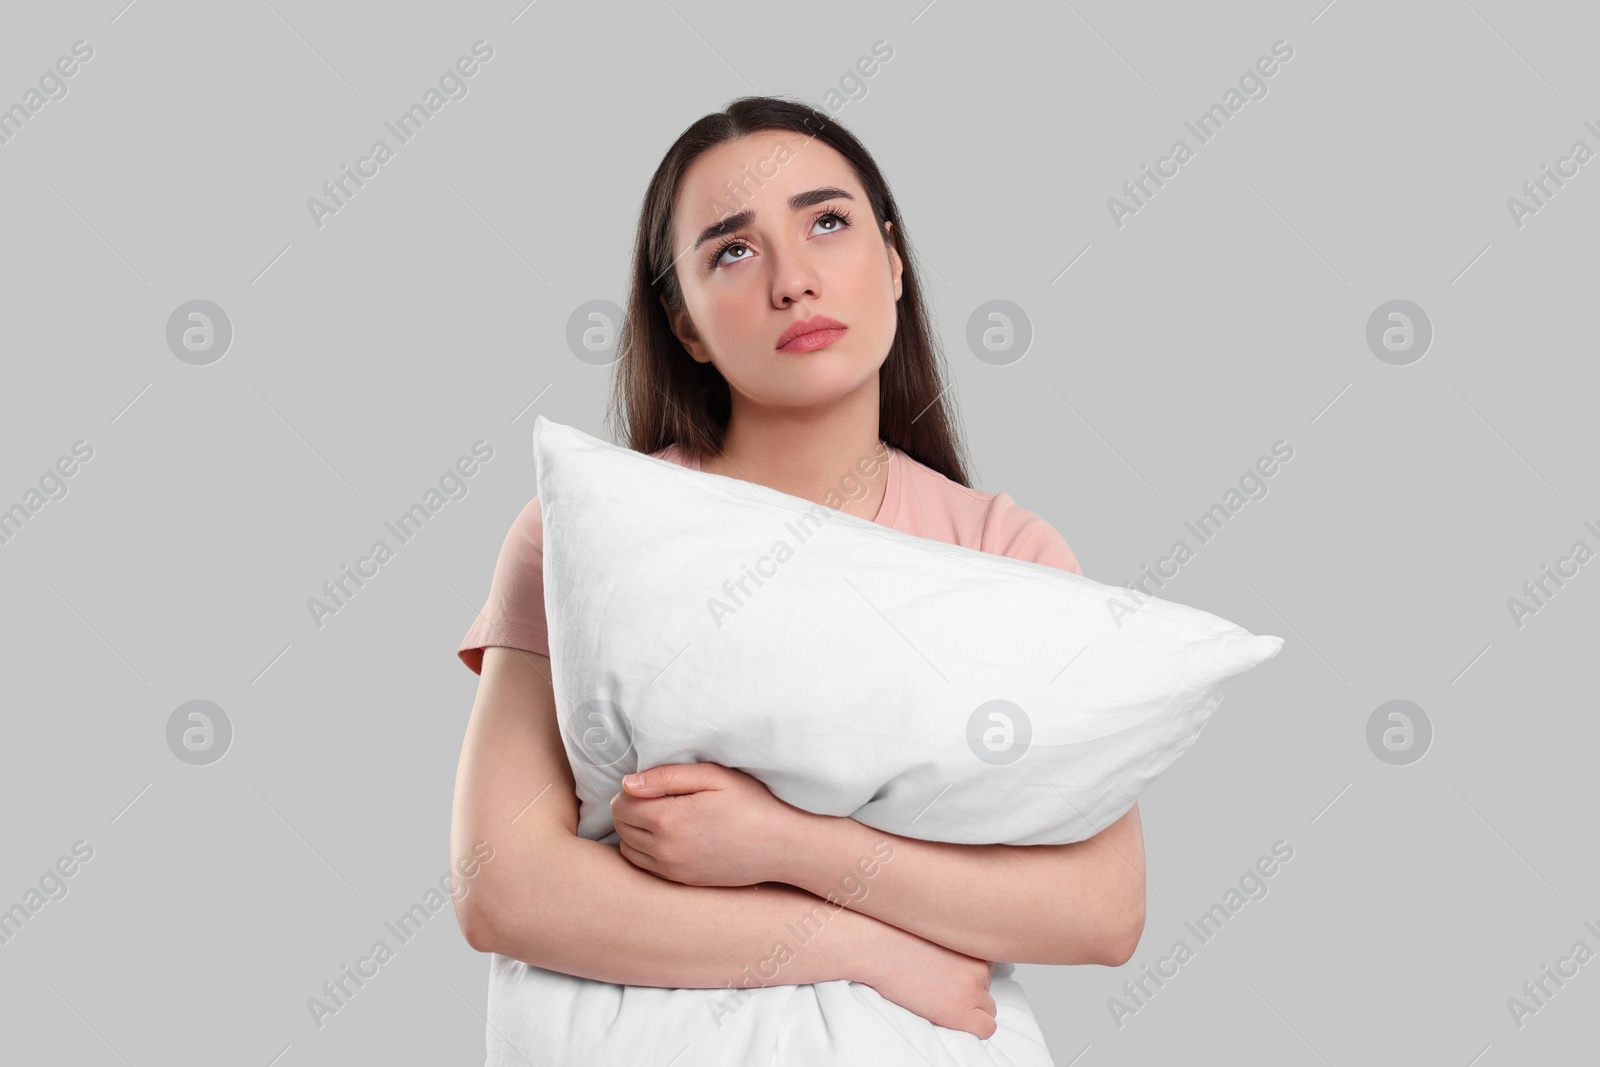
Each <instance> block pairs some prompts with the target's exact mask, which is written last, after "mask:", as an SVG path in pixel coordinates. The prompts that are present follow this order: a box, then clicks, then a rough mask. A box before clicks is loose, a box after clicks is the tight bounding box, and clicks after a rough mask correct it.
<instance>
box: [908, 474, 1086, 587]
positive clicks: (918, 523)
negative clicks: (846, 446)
mask: <svg viewBox="0 0 1600 1067" xmlns="http://www.w3.org/2000/svg"><path fill="white" fill-rule="evenodd" d="M898 458H899V459H900V460H902V461H904V464H903V466H902V468H901V470H902V471H903V472H904V477H905V479H906V481H907V483H908V486H907V488H908V493H907V495H908V497H909V498H910V500H911V501H912V504H911V507H912V508H913V509H914V510H915V511H916V512H917V514H916V515H915V517H914V518H912V519H911V523H910V524H911V525H912V526H913V527H915V529H914V530H913V532H917V533H919V534H920V535H921V536H931V537H935V538H938V539H941V540H950V541H954V542H955V543H957V544H962V545H966V546H967V547H969V548H976V549H978V550H980V551H983V552H992V553H994V554H995V555H1000V556H1010V557H1011V558H1013V559H1020V560H1025V561H1026V562H1029V563H1042V564H1045V565H1046V566H1050V567H1058V568H1060V569H1061V570H1064V571H1072V572H1073V573H1074V574H1082V573H1083V570H1082V568H1081V567H1080V566H1079V564H1078V559H1077V556H1076V554H1075V553H1074V552H1073V551H1072V548H1071V547H1070V546H1069V545H1068V544H1067V541H1066V538H1064V537H1062V536H1061V534H1060V533H1059V532H1057V530H1056V528H1055V527H1054V526H1052V525H1050V523H1049V522H1048V521H1047V520H1046V519H1045V518H1044V517H1043V516H1042V515H1039V514H1037V513H1036V512H1033V511H1030V510H1028V509H1027V508H1025V507H1023V506H1021V505H1020V504H1018V503H1017V502H1016V500H1014V499H1013V498H1012V496H1011V494H1010V493H1005V492H1001V493H985V492H984V491H983V490H981V489H973V488H971V487H970V486H965V485H962V484H960V483H959V482H954V481H951V480H950V479H949V478H947V477H945V476H944V475H943V474H941V473H940V472H938V471H936V470H934V469H933V468H932V467H929V466H927V465H926V464H924V463H921V462H919V461H918V460H916V459H915V458H913V457H912V456H910V455H907V454H906V453H905V452H900V453H899V456H898Z"/></svg>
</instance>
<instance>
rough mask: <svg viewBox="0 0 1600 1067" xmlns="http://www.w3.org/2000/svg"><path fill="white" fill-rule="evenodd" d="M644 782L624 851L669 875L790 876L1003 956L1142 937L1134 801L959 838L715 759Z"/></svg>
mask: <svg viewBox="0 0 1600 1067" xmlns="http://www.w3.org/2000/svg"><path fill="white" fill-rule="evenodd" d="M630 777H634V776H630ZM636 777H637V778H638V779H639V781H638V782H637V784H636V783H634V782H627V781H625V782H624V783H623V786H624V788H623V791H622V792H621V793H618V794H617V796H616V797H615V798H613V800H612V802H611V811H612V815H613V817H614V819H615V822H616V828H617V833H618V836H619V837H620V838H621V842H620V847H621V850H622V854H623V855H624V856H625V857H626V858H627V859H628V860H629V861H630V862H631V863H633V864H634V865H635V866H638V867H640V868H642V869H644V870H647V871H650V872H651V873H653V874H656V875H658V876H660V877H662V878H666V879H669V880H671V881H675V882H681V883H683V884H685V885H700V886H712V885H717V886H737V885H752V884H756V883H760V882H784V883H787V884H789V885H792V886H795V887H797V888H800V889H804V890H806V891H807V892H809V893H812V894H813V895H815V896H818V897H822V898H823V899H825V900H827V901H830V902H831V903H832V904H833V905H834V906H835V907H848V908H851V909H853V910H855V911H858V912H862V913H864V914H866V915H870V916H872V917H873V918H875V919H879V920H881V921H883V922H886V923H891V924H893V925H895V926H898V927H900V928H901V929H902V930H906V931H909V932H910V933H913V934H916V935H917V936H919V937H922V938H925V939H926V940H929V941H934V942H937V943H938V944H941V945H944V946H945V947H947V948H951V949H954V950H955V951H957V952H964V953H966V954H967V955H969V956H972V957H974V958H977V959H984V960H993V961H995V962H1002V961H1004V962H1011V963H1058V964H1064V963H1099V964H1104V965H1106V966H1108V967H1115V966H1120V965H1121V964H1123V963H1125V962H1127V960H1128V959H1129V957H1131V956H1132V955H1133V950H1134V947H1135V946H1136V945H1138V943H1139V938H1140V935H1141V934H1142V933H1143V932H1144V914H1145V894H1144V885H1145V877H1144V833H1143V831H1142V828H1141V827H1140V824H1139V806H1138V805H1137V804H1135V805H1134V806H1133V807H1132V808H1131V809H1129V811H1128V812H1127V814H1125V815H1123V816H1122V817H1121V818H1120V819H1118V820H1117V821H1116V822H1114V823H1112V824H1111V825H1110V826H1108V827H1106V828H1105V829H1104V830H1102V831H1101V832H1100V833H1098V834H1096V835H1094V836H1093V837H1091V838H1088V839H1087V840H1084V841H1075V842H1072V843H1070V844H1065V845H957V844H948V843H944V842H938V841H922V840H918V839H915V838H909V837H901V836H899V835H897V834H891V833H885V832H883V831H881V830H874V829H873V828H871V827H869V826H866V825H864V824H862V823H859V822H857V821H856V820H854V819H852V818H849V817H848V816H835V815H818V814H815V813H813V812H809V811H805V810H802V809H800V808H797V807H794V806H792V805H789V804H786V803H784V802H783V801H781V800H778V799H777V798H776V797H774V796H773V795H772V794H771V793H770V792H769V791H768V790H767V788H766V786H764V785H762V784H761V782H759V781H757V780H756V779H755V778H752V777H751V776H749V775H747V774H744V773H743V772H741V771H736V770H733V769H730V768H727V767H723V766H721V765H719V764H716V763H689V764H681V763H680V764H667V765H661V766H657V767H653V768H650V769H649V770H646V771H644V772H643V773H641V774H640V775H638V776H636Z"/></svg>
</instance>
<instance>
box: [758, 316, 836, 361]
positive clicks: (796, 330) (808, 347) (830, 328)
mask: <svg viewBox="0 0 1600 1067" xmlns="http://www.w3.org/2000/svg"><path fill="white" fill-rule="evenodd" d="M846 329H847V327H846V326H845V324H844V323H842V322H840V321H838V320H837V319H830V318H828V316H826V315H813V316H811V317H810V318H809V319H801V320H799V321H798V322H793V323H790V324H789V328H788V329H786V330H784V331H783V335H782V336H781V337H779V338H778V343H777V344H776V345H774V346H773V347H775V348H777V350H778V351H780V352H810V351H812V350H813V349H817V348H821V347H823V346H824V345H829V344H832V343H833V342H834V341H837V340H838V339H839V338H840V337H843V336H844V331H845V330H846ZM813 334H815V335H818V336H810V335H813ZM822 335H826V336H822ZM806 337H810V339H809V341H802V342H801V343H800V344H794V342H795V341H796V339H798V338H806Z"/></svg>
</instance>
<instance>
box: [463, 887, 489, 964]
mask: <svg viewBox="0 0 1600 1067" xmlns="http://www.w3.org/2000/svg"><path fill="white" fill-rule="evenodd" d="M482 898H483V894H482V893H481V892H477V893H472V894H469V895H468V896H467V897H465V898H464V899H462V900H459V901H457V902H456V925H458V926H460V927H461V936H462V937H464V938H466V941H467V944H469V945H471V946H472V947H473V948H474V949H476V950H477V951H479V952H493V951H494V950H495V949H494V946H495V944H496V939H495V933H494V923H493V916H492V915H491V914H490V913H489V909H488V908H487V907H485V906H484V901H483V899H482Z"/></svg>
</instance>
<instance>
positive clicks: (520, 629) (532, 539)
mask: <svg viewBox="0 0 1600 1067" xmlns="http://www.w3.org/2000/svg"><path fill="white" fill-rule="evenodd" d="M490 645H506V646H509V647H511V648H521V649H526V650H527V651H529V652H537V653H538V654H539V655H541V656H546V657H548V656H549V655H550V627H549V623H548V621H547V620H546V618H545V613H544V513H543V511H542V510H541V508H540V506H539V498H538V497H537V496H536V497H534V498H533V499H532V500H530V501H529V502H528V504H527V506H526V507H524V508H523V509H522V512H521V513H520V514H519V515H518V516H517V518H516V521H515V522H513V523H512V524H511V530H510V532H508V533H507V534H506V539H505V541H504V542H503V543H502V544H501V545H500V558H499V559H498V560H497V561H496V562H495V565H494V579H493V581H492V582H491V583H490V585H489V599H488V602H487V603H486V604H484V606H483V610H482V611H481V612H479V613H478V617H477V619H476V620H474V621H473V623H472V627H471V628H470V629H469V630H467V635H466V637H464V638H462V639H461V647H460V648H458V649H457V650H456V655H457V656H458V657H459V658H460V660H461V662H462V663H465V664H466V665H467V666H468V667H470V668H471V669H472V672H473V673H474V674H482V673H483V650H484V649H485V648H487V647H489V646H490Z"/></svg>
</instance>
